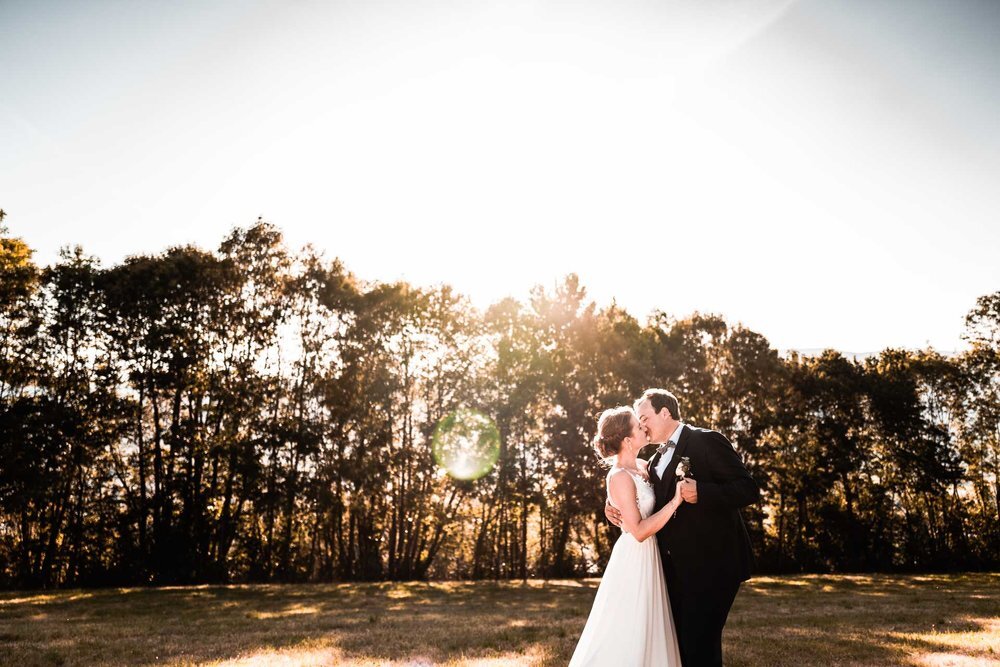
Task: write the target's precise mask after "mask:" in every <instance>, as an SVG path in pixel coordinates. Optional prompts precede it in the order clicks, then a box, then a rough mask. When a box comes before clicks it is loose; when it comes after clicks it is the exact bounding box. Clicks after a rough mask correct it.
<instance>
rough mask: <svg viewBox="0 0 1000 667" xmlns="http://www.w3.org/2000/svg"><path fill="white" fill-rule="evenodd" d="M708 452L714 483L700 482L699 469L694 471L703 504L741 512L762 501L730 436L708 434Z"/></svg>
mask: <svg viewBox="0 0 1000 667" xmlns="http://www.w3.org/2000/svg"><path fill="white" fill-rule="evenodd" d="M704 453H705V462H706V463H707V464H708V466H709V473H710V474H711V478H712V480H713V481H711V482H708V481H702V480H700V479H698V471H697V470H692V471H691V473H692V476H693V477H694V478H695V480H696V481H697V489H698V502H699V503H704V504H705V505H707V506H709V507H716V508H726V509H740V508H741V507H746V506H747V505H753V504H754V503H756V502H757V501H758V500H759V499H760V487H758V486H757V482H755V481H754V479H753V477H751V476H750V473H749V472H747V469H746V466H744V465H743V458H742V457H741V456H740V455H739V454H738V453H737V452H736V449H735V448H734V447H733V445H732V443H730V442H729V440H728V439H727V438H726V436H724V435H722V434H721V433H716V432H715V431H711V432H709V433H706V434H705V439H704ZM706 479H707V478H706Z"/></svg>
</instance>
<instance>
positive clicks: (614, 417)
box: [569, 407, 683, 667]
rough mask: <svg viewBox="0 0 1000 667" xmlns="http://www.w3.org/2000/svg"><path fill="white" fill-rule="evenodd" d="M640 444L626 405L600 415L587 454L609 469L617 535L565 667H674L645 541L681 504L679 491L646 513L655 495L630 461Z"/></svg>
mask: <svg viewBox="0 0 1000 667" xmlns="http://www.w3.org/2000/svg"><path fill="white" fill-rule="evenodd" d="M645 445H646V435H645V433H644V432H643V430H642V427H641V426H640V425H639V420H638V419H637V418H636V416H635V413H634V412H633V411H632V409H631V408H628V407H620V408H614V409H611V410H605V411H604V413H603V414H601V418H600V419H599V420H598V422H597V436H596V437H595V438H594V449H596V450H597V453H598V455H600V456H601V458H602V459H603V460H605V461H611V462H613V464H614V465H613V467H612V468H611V470H610V471H609V472H608V477H607V484H608V498H609V500H610V502H611V504H612V505H614V506H615V507H616V508H617V509H618V510H619V511H620V512H621V514H622V530H623V531H624V532H623V533H622V534H621V537H619V538H618V541H617V542H615V546H614V548H613V549H612V551H611V558H610V560H608V566H607V568H606V569H605V570H604V578H603V579H601V585H600V586H599V587H598V589H597V596H596V597H595V598H594V606H593V608H592V609H591V610H590V617H589V618H588V619H587V625H586V627H584V629H583V634H582V635H581V636H580V641H579V643H578V644H577V645H576V650H575V651H574V652H573V659H572V660H570V663H569V664H570V667H583V666H584V665H594V666H595V667H603V666H604V665H625V666H628V667H639V666H645V665H648V666H650V667H653V666H654V665H655V666H656V667H680V664H681V656H680V653H679V651H678V649H677V634H676V632H675V631H674V621H673V617H672V616H671V614H670V600H669V599H668V598H667V588H666V584H665V583H664V580H663V569H662V566H661V565H660V552H659V549H657V546H656V540H655V539H652V540H651V539H648V538H650V537H652V536H654V535H655V534H656V531H658V530H660V528H662V527H663V526H665V525H666V523H667V522H668V521H670V518H671V517H672V516H673V515H674V512H675V511H677V508H678V507H680V504H681V503H682V502H683V500H682V499H681V497H680V492H679V491H678V493H676V494H675V495H674V497H673V499H672V500H671V501H670V502H669V503H667V505H666V506H665V507H663V509H661V510H660V511H659V512H656V513H655V514H651V512H652V511H653V505H654V503H655V502H656V498H655V495H654V493H653V487H652V486H650V484H649V480H648V475H647V472H646V462H645V461H643V460H641V459H637V458H636V454H637V453H638V452H639V450H640V449H642V447H644V446H645ZM678 488H679V487H678Z"/></svg>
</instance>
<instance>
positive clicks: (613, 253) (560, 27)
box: [0, 0, 1000, 353]
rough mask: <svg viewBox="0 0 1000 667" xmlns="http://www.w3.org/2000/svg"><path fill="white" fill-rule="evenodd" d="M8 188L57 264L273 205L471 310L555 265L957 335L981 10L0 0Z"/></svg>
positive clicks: (994, 197) (981, 68)
mask: <svg viewBox="0 0 1000 667" xmlns="http://www.w3.org/2000/svg"><path fill="white" fill-rule="evenodd" d="M0 29H2V34H3V37H2V38H0V85H2V90H3V91H4V92H3V95H2V96H0V208H3V209H4V210H5V211H6V212H7V216H8V217H7V221H6V222H7V225H8V227H9V230H10V233H12V234H14V235H16V236H19V237H21V238H23V239H24V240H25V241H27V242H28V244H29V245H30V246H31V247H32V248H34V250H35V251H36V256H35V258H36V260H37V261H38V262H39V263H42V264H49V263H52V262H54V261H56V260H57V258H58V252H59V249H60V247H62V246H65V245H71V244H80V245H82V246H83V248H84V250H85V251H86V252H88V253H90V254H93V255H96V256H97V257H99V258H100V259H101V260H102V262H103V263H104V265H113V264H115V263H117V262H119V261H121V260H122V259H123V258H124V257H126V256H128V255H132V254H139V253H156V252H160V251H162V250H165V249H166V248H168V247H170V246H172V245H180V244H188V243H193V244H196V245H199V246H201V247H204V248H215V247H217V246H218V244H219V243H220V241H221V240H222V239H223V238H224V237H225V235H226V234H227V233H228V232H229V231H230V230H231V229H232V228H233V227H234V226H237V225H248V224H251V223H253V222H254V221H255V220H256V219H257V218H258V217H263V218H264V219H265V220H268V221H270V222H272V223H274V224H276V225H278V226H279V227H280V228H281V229H282V230H283V232H284V233H285V235H286V239H287V241H288V243H289V244H290V245H291V247H293V248H298V247H301V246H303V245H305V244H307V243H311V244H312V245H314V246H315V247H317V248H319V249H321V250H322V251H324V252H325V253H326V254H327V256H329V257H331V258H333V257H339V258H340V259H341V260H342V261H343V262H344V263H345V265H346V266H347V268H348V269H350V270H351V271H352V272H354V273H355V274H356V275H357V276H358V277H359V278H362V279H364V280H379V281H393V280H407V281H409V282H411V283H413V284H416V285H424V286H431V285H436V284H441V283H444V284H449V285H452V286H453V287H455V288H456V289H457V290H459V291H460V292H462V293H465V294H467V295H468V296H469V297H470V298H471V299H472V301H473V303H475V304H476V305H478V306H481V307H485V306H487V305H489V304H490V303H492V302H495V301H497V300H499V299H500V298H503V297H505V296H513V297H515V298H518V299H521V300H527V299H528V297H529V294H530V290H531V288H532V287H533V286H534V285H542V286H544V287H546V288H549V289H551V288H553V287H554V286H555V285H556V284H557V283H558V282H559V281H561V279H562V278H563V277H564V276H565V275H566V274H568V273H576V274H577V275H579V276H580V279H581V282H582V283H583V285H584V286H586V287H587V289H588V293H589V294H590V296H591V297H592V298H593V299H595V300H596V301H597V302H598V303H599V304H601V305H605V304H608V303H610V302H612V300H614V301H615V302H616V303H617V304H618V305H620V306H623V307H625V308H626V309H628V310H629V311H630V312H631V313H633V314H634V315H635V316H636V317H638V318H640V320H644V319H645V317H646V316H647V315H648V314H649V313H651V312H652V311H653V310H662V311H664V312H667V313H669V314H671V315H674V316H676V317H684V316H686V315H688V314H690V313H692V312H694V311H699V312H703V313H718V314H721V315H722V316H724V317H725V318H726V319H727V321H729V322H731V323H736V322H741V323H742V324H744V325H746V326H748V327H750V328H752V329H754V330H756V331H758V332H760V333H762V334H763V335H765V336H766V337H767V338H768V339H769V340H770V341H771V343H772V344H773V345H774V346H775V347H777V348H778V349H782V350H785V349H819V348H828V347H829V348H835V349H840V350H842V351H845V352H855V353H863V352H870V351H877V350H881V349H884V348H886V347H907V348H924V347H927V346H933V347H935V348H936V349H938V350H941V351H946V352H947V351H953V350H958V349H962V348H963V347H964V345H963V343H962V341H961V339H960V335H961V333H962V329H963V318H964V315H965V314H966V313H967V312H968V311H969V310H971V309H972V307H973V306H974V305H975V300H976V298H977V297H979V296H981V295H985V294H989V293H992V292H994V291H996V290H998V289H1000V261H998V257H1000V224H998V222H1000V221H998V212H1000V187H997V186H996V182H997V176H998V175H1000V41H998V40H995V39H993V37H994V35H995V34H997V31H998V30H1000V3H996V2H992V1H989V0H983V1H978V2H977V1H971V0H965V1H961V2H950V3H941V2H936V1H933V0H896V1H892V0H801V1H798V2H795V1H792V0H741V1H739V2H737V1H735V0H683V1H671V0H660V1H644V2H640V1H636V0H618V1H616V2H604V1H600V2H598V1H595V0H591V1H587V0H583V1H579V2H572V3H570V2H555V1H546V0H535V1H528V0H505V1H504V2H502V3H487V2H468V1H465V2H459V1H457V0H456V1H454V2H429V1H425V0H400V1H397V2H386V1H380V0H360V1H357V2H310V1H307V0H299V1H296V2H251V1H244V2H185V1H179V2H170V3H136V2H130V1H116V2H112V1H107V0H103V1H97V0H95V1H93V2H87V3H80V2H68V1H67V2H48V1H46V0H41V1H29V2H24V1H21V0H3V1H2V2H0Z"/></svg>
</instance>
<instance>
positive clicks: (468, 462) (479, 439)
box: [432, 408, 500, 480]
mask: <svg viewBox="0 0 1000 667" xmlns="http://www.w3.org/2000/svg"><path fill="white" fill-rule="evenodd" d="M432 452H433V454H434V461H435V463H437V464H438V465H439V466H441V467H442V468H444V469H445V470H446V471H447V472H448V474H449V475H451V476H452V477H454V478H456V479H468V480H471V479H479V478H480V477H482V476H483V475H485V474H486V473H488V472H489V471H490V470H492V469H493V465H494V464H495V463H496V462H497V458H499V457H500V431H499V429H497V425H496V424H494V423H493V420H492V419H490V418H489V417H487V416H486V415H484V414H482V413H480V412H476V411H475V410H471V409H469V408H459V409H458V410H455V411H454V412H452V413H451V414H449V415H448V416H446V417H444V418H443V419H442V420H441V421H439V422H438V425H437V426H436V427H435V428H434V437H433V448H432Z"/></svg>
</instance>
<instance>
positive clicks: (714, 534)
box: [649, 424, 760, 592]
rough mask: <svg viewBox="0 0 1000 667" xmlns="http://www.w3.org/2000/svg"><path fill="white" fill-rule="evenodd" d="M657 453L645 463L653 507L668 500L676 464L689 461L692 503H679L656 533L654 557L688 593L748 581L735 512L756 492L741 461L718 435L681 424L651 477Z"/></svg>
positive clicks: (744, 538)
mask: <svg viewBox="0 0 1000 667" xmlns="http://www.w3.org/2000/svg"><path fill="white" fill-rule="evenodd" d="M659 456H660V455H659V454H654V455H653V457H652V458H651V459H650V460H649V471H650V481H652V482H653V488H654V489H655V491H656V509H657V510H658V509H660V508H661V507H663V506H664V505H666V504H667V503H668V502H669V501H670V499H671V498H673V497H674V490H675V488H676V486H677V474H676V471H677V464H678V463H679V462H680V460H681V459H682V458H684V457H687V458H688V459H689V460H690V463H691V465H690V469H689V471H688V473H689V476H690V478H691V479H694V480H696V481H697V482H698V502H697V503H695V504H689V503H683V504H681V506H680V507H679V508H678V509H677V514H676V516H674V517H673V518H672V519H670V521H669V522H667V525H666V526H664V527H663V528H662V529H661V530H660V531H659V532H658V533H657V534H656V539H657V542H658V543H659V547H660V555H661V557H662V558H663V559H664V564H665V567H666V566H668V565H669V566H672V567H673V569H674V573H675V575H676V577H677V581H678V583H679V584H680V585H681V586H682V587H683V588H684V589H686V590H688V591H691V592H696V591H702V590H709V589H714V588H717V587H719V586H734V585H738V584H739V582H741V581H746V580H747V579H749V578H750V568H751V566H752V563H753V553H752V551H751V549H750V538H749V536H748V535H747V529H746V526H745V525H744V524H743V518H742V517H741V516H740V508H742V507H746V506H747V505H751V504H753V503H755V502H757V501H758V499H759V497H760V489H759V488H758V486H757V483H756V482H755V481H754V480H753V478H752V477H750V473H748V472H747V469H746V467H744V465H743V459H742V458H741V457H740V455H739V454H738V453H737V452H736V450H735V449H734V448H733V445H732V444H731V443H730V442H729V440H728V439H726V437H725V436H724V435H722V434H721V433H718V432H716V431H710V430H708V429H703V428H695V427H692V426H688V425H687V424H685V425H684V428H683V429H682V431H681V435H680V437H679V438H678V441H677V446H676V448H675V449H674V454H673V457H672V458H671V459H670V463H669V464H668V465H667V468H666V469H665V470H664V471H663V477H662V478H660V477H657V476H656V472H655V468H656V464H657V463H659Z"/></svg>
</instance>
